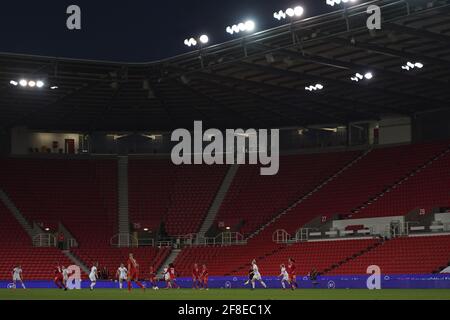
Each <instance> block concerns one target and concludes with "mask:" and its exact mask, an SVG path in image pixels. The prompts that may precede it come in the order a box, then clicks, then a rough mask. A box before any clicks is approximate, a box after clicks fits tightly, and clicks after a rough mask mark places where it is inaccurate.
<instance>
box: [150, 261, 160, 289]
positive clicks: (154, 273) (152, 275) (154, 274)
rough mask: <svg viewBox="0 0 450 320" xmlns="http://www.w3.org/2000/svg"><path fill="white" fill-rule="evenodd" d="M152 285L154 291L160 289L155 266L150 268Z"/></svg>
mask: <svg viewBox="0 0 450 320" xmlns="http://www.w3.org/2000/svg"><path fill="white" fill-rule="evenodd" d="M149 280H150V283H151V284H152V288H153V289H155V290H156V289H158V282H157V280H156V272H155V269H154V268H153V266H151V267H150V278H149Z"/></svg>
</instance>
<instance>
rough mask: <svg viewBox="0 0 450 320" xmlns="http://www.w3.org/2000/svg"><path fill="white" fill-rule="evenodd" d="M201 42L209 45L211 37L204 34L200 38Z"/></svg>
mask: <svg viewBox="0 0 450 320" xmlns="http://www.w3.org/2000/svg"><path fill="white" fill-rule="evenodd" d="M200 42H201V43H203V44H207V43H208V42H209V37H208V36H207V35H206V34H202V35H201V36H200Z"/></svg>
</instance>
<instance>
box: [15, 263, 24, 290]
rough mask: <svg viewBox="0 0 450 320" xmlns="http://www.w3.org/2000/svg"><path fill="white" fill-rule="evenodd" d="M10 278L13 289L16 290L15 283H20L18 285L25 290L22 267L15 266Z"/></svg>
mask: <svg viewBox="0 0 450 320" xmlns="http://www.w3.org/2000/svg"><path fill="white" fill-rule="evenodd" d="M12 277H13V283H14V289H15V288H16V285H17V281H20V283H21V284H22V288H24V289H26V288H25V284H24V283H23V280H22V267H21V266H17V267H15V268H14V269H13V271H12Z"/></svg>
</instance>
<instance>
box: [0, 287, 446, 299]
mask: <svg viewBox="0 0 450 320" xmlns="http://www.w3.org/2000/svg"><path fill="white" fill-rule="evenodd" d="M397 299H400V300H409V299H413V300H450V290H445V289H442V290H419V289H415V290H393V289H385V290H377V291H369V290H345V289H335V290H328V289H324V290H319V289H318V290H296V291H290V290H286V291H282V290H277V289H267V290H264V289H257V290H255V291H250V290H247V289H215V290H209V291H200V290H192V289H180V290H163V289H161V290H158V291H154V290H147V291H146V292H143V291H141V290H133V291H132V292H131V293H128V292H127V291H126V290H123V291H120V290H118V289H112V290H111V289H97V290H95V291H92V292H91V291H89V290H86V289H85V290H74V291H67V292H64V291H59V290H56V289H29V290H21V289H17V290H8V289H1V290H0V300H397Z"/></svg>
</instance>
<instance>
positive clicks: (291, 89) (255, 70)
mask: <svg viewBox="0 0 450 320" xmlns="http://www.w3.org/2000/svg"><path fill="white" fill-rule="evenodd" d="M369 4H376V5H379V6H380V7H381V13H382V18H383V23H382V29H381V30H376V31H369V30H368V28H367V27H366V20H367V17H368V15H367V13H366V9H367V6H368V5H369ZM449 13H450V3H449V1H448V0H445V1H443V0H440V1H439V0H435V1H395V0H385V1H371V2H367V3H364V4H360V5H357V6H354V7H351V8H348V9H347V10H338V11H335V12H332V13H329V14H325V15H321V16H317V17H313V18H306V19H303V20H300V21H297V22H294V23H292V24H287V25H284V26H281V27H278V28H275V29H271V30H267V31H262V32H258V33H255V34H253V35H250V36H246V37H244V38H239V39H236V40H233V41H229V42H227V43H223V44H219V45H214V46H211V47H207V48H203V49H201V50H196V51H193V52H190V53H187V54H183V55H180V56H176V57H173V58H169V59H166V60H162V61H155V62H149V63H142V64H136V63H115V62H114V63H113V62H105V61H87V60H74V59H64V58H55V57H39V56H27V55H18V54H8V53H1V54H0V126H2V127H13V126H17V125H27V126H28V127H30V128H33V129H45V130H72V131H90V130H97V131H113V130H117V131H122V130H124V131H134V130H142V131H160V130H161V131H165V130H171V129H173V128H180V127H185V128H191V127H192V125H193V121H194V120H203V121H204V123H205V126H207V127H215V128H237V127H244V128H247V127H255V128H273V127H302V126H307V125H313V124H331V123H333V124H346V123H349V122H356V121H360V120H372V119H379V118H380V117H381V116H383V115H391V114H397V115H410V116H412V115H414V114H416V113H421V112H428V111H430V110H439V109H450V90H449V88H450V85H449V84H450V19H449ZM407 62H412V63H416V62H420V63H422V64H423V65H424V67H423V68H422V69H418V68H414V69H411V70H409V71H406V70H403V69H402V68H401V67H402V66H403V65H406V64H407ZM366 72H372V74H373V75H374V78H373V79H372V80H370V81H366V80H363V81H359V82H355V81H352V80H351V77H354V76H355V74H356V73H360V74H365V73H366ZM22 78H25V79H33V80H38V79H43V80H44V81H45V83H46V87H45V88H41V89H37V88H35V89H31V88H21V87H20V85H19V86H12V85H11V84H10V81H11V80H15V81H19V80H20V79H22ZM318 83H320V84H322V85H323V86H324V89H323V90H318V91H312V92H310V91H305V86H309V85H315V84H318ZM49 86H57V87H58V89H55V90H51V89H50V88H49Z"/></svg>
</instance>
